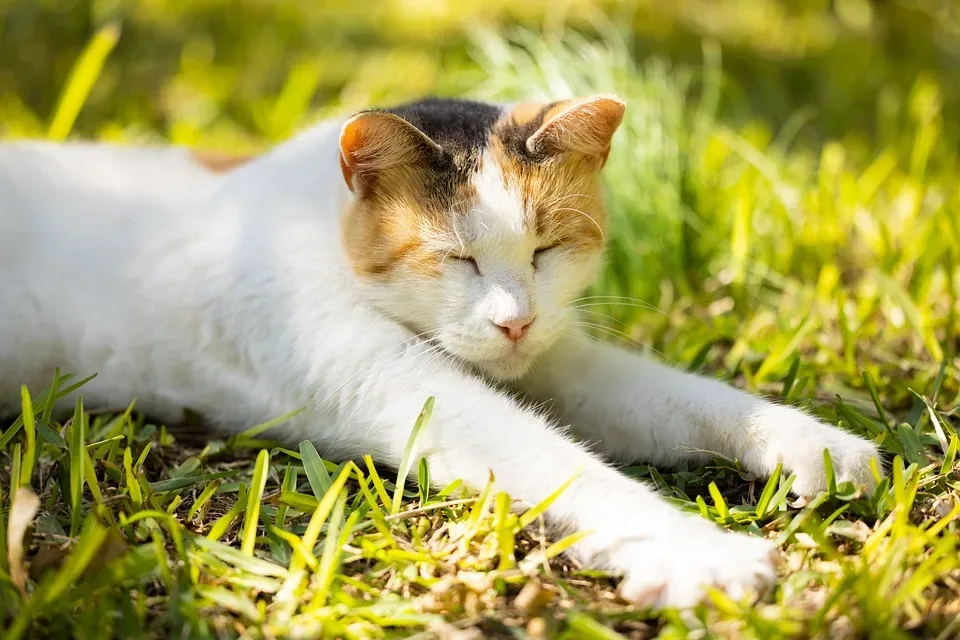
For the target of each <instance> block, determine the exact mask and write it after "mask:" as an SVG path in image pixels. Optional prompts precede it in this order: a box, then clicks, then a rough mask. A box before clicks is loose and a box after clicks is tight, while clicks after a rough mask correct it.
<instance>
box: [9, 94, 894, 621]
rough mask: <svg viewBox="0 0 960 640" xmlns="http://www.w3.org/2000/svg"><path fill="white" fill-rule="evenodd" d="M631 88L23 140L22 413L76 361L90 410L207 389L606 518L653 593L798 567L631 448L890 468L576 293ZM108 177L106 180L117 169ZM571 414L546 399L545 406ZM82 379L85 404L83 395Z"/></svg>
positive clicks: (205, 406) (659, 599) (14, 398)
mask: <svg viewBox="0 0 960 640" xmlns="http://www.w3.org/2000/svg"><path fill="white" fill-rule="evenodd" d="M622 113H623V104H622V103H621V102H619V101H618V100H616V99H614V98H609V97H598V98H594V99H590V100H584V101H568V102H564V103H559V104H554V105H547V106H543V107H540V106H531V105H521V106H518V107H513V108H512V109H510V110H506V109H501V108H499V107H493V106H490V105H482V104H477V103H459V102H443V101H440V102H436V101H435V102H425V103H420V104H415V105H410V106H406V107H402V108H399V109H397V110H395V114H396V115H391V114H388V113H382V112H367V113H364V114H360V115H359V116H356V117H354V118H351V119H350V120H348V121H346V123H342V122H327V123H323V124H321V125H318V126H317V127H315V128H313V129H311V130H310V131H308V132H306V133H305V134H303V135H301V136H299V137H298V138H296V139H294V140H292V141H291V142H289V143H287V144H284V145H282V146H280V147H278V148H277V149H276V150H274V151H273V152H271V153H269V154H267V155H265V156H263V157H261V158H259V159H257V160H255V161H253V162H251V163H249V164H247V165H245V166H242V167H240V168H238V169H235V170H233V171H230V172H228V173H225V174H222V175H221V174H216V173H212V172H210V171H208V170H207V169H205V168H204V167H202V166H201V165H199V164H197V163H196V162H194V161H193V160H192V159H191V157H190V156H189V155H188V154H185V153H182V152H176V151H156V152H149V151H143V152H139V151H134V150H116V149H110V148H104V147H97V146H70V145H67V146H54V145H43V144H34V143H28V144H24V143H16V144H8V145H4V146H0V206H2V209H0V309H2V310H3V313H2V315H0V413H7V414H9V413H16V412H17V411H18V409H19V407H18V402H19V393H18V389H19V385H20V384H28V385H29V386H31V388H33V389H40V388H43V387H45V386H46V385H47V384H48V383H49V381H50V379H51V377H52V374H53V370H54V368H55V367H59V368H60V369H61V370H63V371H70V372H76V373H78V374H80V375H87V374H90V373H98V377H97V378H96V379H94V380H93V381H91V382H90V383H89V384H88V385H87V386H85V387H84V388H83V395H84V398H85V401H86V403H87V406H94V405H100V406H104V405H105V406H110V407H122V406H126V404H127V403H128V402H129V401H130V400H131V398H133V397H136V398H137V406H138V407H139V408H140V409H142V410H144V411H147V412H149V413H152V414H154V415H157V416H159V417H161V418H163V419H166V420H170V421H176V420H178V419H179V418H180V414H181V410H182V409H184V408H189V409H191V410H194V411H198V412H200V413H201V414H203V415H204V416H205V417H206V418H208V419H209V420H211V421H213V422H214V423H217V424H219V425H221V426H222V427H223V428H226V429H230V430H238V429H242V428H244V427H247V426H250V425H252V424H255V423H258V422H261V421H263V420H266V419H269V418H272V417H275V416H277V415H281V414H284V413H286V412H288V411H291V410H293V409H296V408H298V407H301V406H306V407H307V411H305V412H304V413H303V414H301V415H300V416H298V417H297V418H295V419H294V420H292V421H291V422H290V423H288V424H287V425H285V426H284V427H283V429H282V430H281V431H280V432H278V434H277V435H281V436H282V437H286V438H288V439H289V440H291V441H292V442H297V441H299V440H301V439H310V440H312V441H314V442H315V443H316V444H317V445H318V449H320V451H321V452H322V453H324V454H325V455H327V456H329V457H332V458H346V457H353V456H357V455H360V454H364V453H372V454H373V455H374V457H375V458H376V459H378V460H380V461H383V462H385V463H389V464H397V462H398V461H399V459H400V456H401V454H402V451H403V448H404V446H405V444H406V441H407V438H408V436H409V433H410V429H411V427H412V425H413V423H414V421H415V419H416V416H417V414H418V412H419V411H420V409H421V407H422V405H423V403H424V401H425V400H426V399H427V397H429V396H435V397H436V406H435V410H434V415H433V418H432V420H431V422H430V424H429V426H428V427H427V430H426V432H425V435H424V436H423V441H422V445H421V447H420V451H419V453H420V454H421V455H426V456H427V457H428V459H429V461H430V465H431V477H432V478H433V480H434V481H435V482H437V483H439V484H445V483H447V482H450V481H452V480H454V479H456V478H462V479H464V480H466V481H467V482H468V483H470V484H472V485H474V486H481V485H483V484H484V483H485V482H486V481H487V478H488V475H489V472H490V471H493V473H494V474H495V477H496V482H497V486H498V488H500V489H502V490H505V491H508V492H509V493H510V494H511V495H513V496H514V497H515V498H518V499H522V500H524V501H526V502H527V503H536V502H538V501H540V500H542V499H543V498H545V497H546V496H547V495H549V494H550V493H551V492H553V491H554V490H555V489H557V488H558V487H559V486H560V485H562V484H563V483H564V482H565V481H567V480H568V479H569V478H570V477H571V476H572V475H573V474H575V473H579V475H578V478H577V480H576V481H575V482H574V483H573V484H572V485H571V486H570V487H569V488H568V489H567V490H566V491H565V492H564V493H563V494H562V495H561V497H560V498H559V499H558V500H557V502H556V503H555V504H554V506H553V507H552V508H551V509H550V511H549V512H548V515H549V517H550V519H551V521H552V522H553V523H554V524H555V525H556V526H557V527H558V529H560V530H561V531H569V530H572V529H574V528H581V529H589V530H593V533H592V534H591V535H589V536H587V538H585V539H584V541H582V542H581V543H579V544H578V545H577V546H576V548H575V549H574V552H575V553H576V554H577V555H578V556H579V557H580V558H582V559H583V560H585V561H586V562H587V563H588V564H592V565H594V566H599V567H609V568H612V569H614V570H615V571H618V572H622V573H625V574H626V577H627V580H626V582H625V584H624V594H625V595H626V596H627V597H628V598H631V599H633V600H635V601H638V602H646V603H652V604H678V605H684V604H689V603H692V602H694V601H695V600H696V599H697V598H699V597H700V595H701V594H702V586H703V585H705V584H718V585H721V586H724V587H726V588H727V589H728V590H729V591H730V592H731V593H733V594H739V593H740V592H742V591H743V590H745V589H750V588H754V587H760V586H762V585H764V584H765V583H768V582H769V581H770V580H771V579H772V576H773V564H772V557H771V551H772V547H771V546H770V545H769V543H767V542H766V541H762V540H760V539H759V538H754V537H748V536H744V535H735V534H730V533H724V532H722V531H721V530H719V529H717V528H716V527H714V526H712V525H710V524H709V523H707V522H706V521H704V520H701V519H699V518H694V517H691V516H686V515H682V514H680V513H679V512H676V511H675V510H673V509H672V508H671V507H668V506H667V505H666V504H665V503H663V502H662V501H660V500H659V499H658V498H657V497H656V495H655V494H654V493H653V492H652V491H651V490H650V489H648V488H646V487H644V486H642V485H640V484H638V483H636V482H634V481H632V480H629V479H627V478H626V477H624V476H622V475H620V474H619V473H618V472H616V471H615V470H614V469H613V468H612V467H609V466H607V465H606V464H605V463H603V462H602V461H601V459H600V457H599V456H598V455H595V454H594V453H590V452H588V451H587V450H586V449H585V448H584V447H582V446H581V445H578V444H575V443H574V442H573V441H572V440H571V439H569V438H568V437H566V436H565V435H564V433H563V431H562V429H560V428H559V427H561V426H562V427H566V426H567V425H570V426H571V427H572V428H573V429H574V430H575V431H577V432H578V433H579V434H580V435H582V436H583V438H584V440H585V441H587V442H589V443H591V444H592V445H593V446H594V450H595V451H596V452H597V453H598V454H600V455H602V456H605V457H608V458H611V459H613V460H617V461H628V460H637V459H646V460H650V461H653V462H663V463H675V462H677V461H680V460H682V459H691V458H692V459H695V460H706V459H707V455H708V454H707V453H705V452H717V453H720V454H722V455H725V456H728V457H730V458H737V459H739V460H741V461H742V462H743V463H744V465H745V466H746V467H747V468H748V469H749V470H750V471H752V472H754V473H757V474H761V475H763V474H768V473H769V472H771V471H772V470H773V469H774V467H775V466H776V465H777V463H778V462H781V461H782V462H783V463H784V466H785V467H786V468H787V469H788V470H791V471H793V472H796V473H797V475H798V479H797V482H796V484H795V485H794V488H795V489H796V490H799V491H800V492H801V493H811V492H814V491H816V490H818V489H820V488H822V487H823V486H824V483H825V480H824V472H823V462H822V460H823V454H822V452H823V449H824V448H829V449H830V451H831V453H832V455H833V460H834V465H835V467H836V469H837V474H838V476H839V478H840V479H841V480H846V479H850V480H854V481H857V482H861V483H864V484H870V482H871V480H872V477H871V473H870V471H869V469H868V461H869V459H870V458H871V457H872V456H873V455H875V448H874V447H873V445H872V444H870V443H867V442H864V441H862V440H860V439H858V438H856V437H854V436H851V435H849V434H846V433H844V432H842V431H840V430H837V429H834V428H832V427H828V426H826V425H823V424H821V423H819V422H817V421H815V420H814V419H812V418H810V417H808V416H806V415H805V414H802V413H800V412H798V411H795V410H793V409H790V408H787V407H780V406H776V405H772V404H769V403H766V402H764V401H761V400H759V399H756V398H753V397H751V396H749V395H746V394H744V393H742V392H739V391H736V390H734V389H732V388H730V387H727V386H725V385H722V384H720V383H717V382H714V381H710V380H706V379H704V378H699V377H694V376H691V375H686V374H681V373H679V372H676V371H673V370H671V369H668V368H666V367H664V366H662V365H659V364H657V363H654V362H651V361H649V360H646V359H644V358H642V357H640V356H637V355H634V354H631V353H628V352H626V351H622V350H619V349H616V348H614V347H612V346H608V345H602V344H597V343H596V342H593V341H590V340H588V339H586V338H585V337H583V336H580V335H579V334H578V333H577V331H576V328H575V325H576V322H575V311H574V309H573V303H574V302H575V300H576V298H577V297H578V296H579V295H581V291H582V290H583V289H584V288H585V287H586V286H587V285H588V284H589V282H590V280H591V279H592V278H593V276H594V274H595V272H596V269H597V268H598V266H599V264H600V256H601V251H602V244H603V237H602V236H603V226H604V221H603V216H604V212H603V208H602V204H601V202H600V193H599V188H598V181H597V174H598V173H599V170H600V167H601V166H602V164H603V162H604V161H605V159H606V153H607V150H608V146H609V143H610V138H611V136H612V135H613V132H614V131H615V130H616V128H617V126H618V125H619V122H620V118H621V117H622ZM94 187H96V188H94ZM545 401H549V402H547V403H546V404H547V405H548V406H549V407H550V408H551V410H552V411H553V412H555V413H554V414H551V415H555V417H548V416H547V415H546V414H545V413H544V412H543V411H538V410H536V409H534V408H533V407H534V403H535V402H545ZM66 402H70V399H67V400H66Z"/></svg>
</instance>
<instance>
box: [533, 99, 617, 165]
mask: <svg viewBox="0 0 960 640" xmlns="http://www.w3.org/2000/svg"><path fill="white" fill-rule="evenodd" d="M626 107H627V105H626V103H625V102H624V101H623V100H621V99H620V98H618V97H616V96H614V95H609V94H603V95H597V96H590V97H587V98H574V99H571V100H564V101H561V102H559V103H557V104H556V105H555V106H554V107H553V108H552V109H551V110H550V111H549V112H548V113H547V115H546V117H545V118H544V123H543V125H542V126H541V127H540V128H539V129H537V130H536V131H535V132H534V133H533V135H531V136H530V137H529V138H528V139H527V149H528V150H529V151H530V152H531V153H534V154H541V153H559V152H564V151H567V152H573V153H581V154H584V155H587V156H593V157H597V158H600V159H601V161H603V162H605V161H606V159H607V155H608V154H609V153H610V141H611V139H612V138H613V134H614V133H616V131H617V128H618V127H619V126H620V123H621V122H622V121H623V114H624V111H625V110H626Z"/></svg>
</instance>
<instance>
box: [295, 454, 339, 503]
mask: <svg viewBox="0 0 960 640" xmlns="http://www.w3.org/2000/svg"><path fill="white" fill-rule="evenodd" d="M300 458H301V460H302V461H303V472H304V473H306V474H307V481H309V482H310V488H311V489H312V490H313V495H314V496H316V498H317V500H321V499H322V498H323V495H324V494H325V493H326V492H327V491H329V490H330V486H331V485H332V484H333V480H331V479H330V474H329V473H328V472H327V468H326V467H325V466H324V465H323V460H322V459H321V458H320V454H319V453H317V449H316V447H314V446H313V443H312V442H310V441H309V440H304V441H303V442H301V443H300Z"/></svg>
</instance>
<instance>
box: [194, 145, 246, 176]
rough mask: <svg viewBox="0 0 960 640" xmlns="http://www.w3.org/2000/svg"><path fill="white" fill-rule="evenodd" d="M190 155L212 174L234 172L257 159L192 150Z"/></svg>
mask: <svg viewBox="0 0 960 640" xmlns="http://www.w3.org/2000/svg"><path fill="white" fill-rule="evenodd" d="M190 155H191V156H192V157H193V160H194V162H196V163H197V164H199V165H200V166H201V167H203V168H204V169H207V170H208V171H210V172H212V173H227V172H228V171H232V170H233V169H236V168H237V167H239V166H241V165H244V164H246V163H248V162H250V161H251V160H253V159H254V158H255V157H256V156H253V155H246V156H242V155H235V154H229V153H222V152H218V151H201V150H197V149H192V150H191V151H190Z"/></svg>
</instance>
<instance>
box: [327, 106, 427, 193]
mask: <svg viewBox="0 0 960 640" xmlns="http://www.w3.org/2000/svg"><path fill="white" fill-rule="evenodd" d="M439 153H441V149H440V146H439V145H438V144H437V143H435V142H434V141H433V140H431V139H430V138H429V137H427V135H426V134H425V133H423V132H422V131H420V130H419V129H417V128H416V127H415V126H413V125H412V124H410V123H409V122H407V121H406V120H404V119H403V118H401V117H400V116H396V115H394V114H392V113H387V112H384V111H366V112H363V113H358V114H357V115H355V116H353V117H352V118H350V119H349V120H347V121H346V122H345V123H344V125H343V127H342V128H341V129H340V168H341V169H342V170H343V179H344V180H346V182H347V186H348V187H350V190H351V191H353V192H355V193H356V192H358V191H359V190H361V189H362V188H363V186H364V184H365V181H367V180H368V179H369V178H372V177H375V176H376V175H377V174H379V173H381V172H383V171H389V170H390V169H394V168H396V167H402V166H407V165H412V164H416V163H418V162H423V161H425V160H429V159H430V158H431V157H435V156H436V155H438V154H439Z"/></svg>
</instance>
